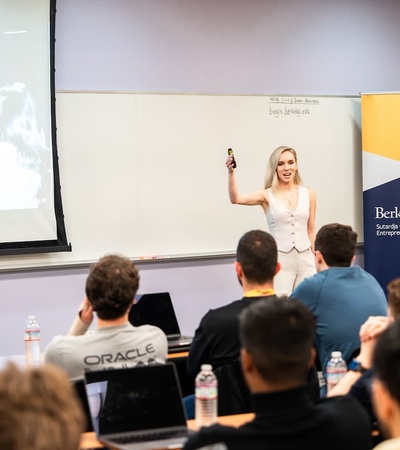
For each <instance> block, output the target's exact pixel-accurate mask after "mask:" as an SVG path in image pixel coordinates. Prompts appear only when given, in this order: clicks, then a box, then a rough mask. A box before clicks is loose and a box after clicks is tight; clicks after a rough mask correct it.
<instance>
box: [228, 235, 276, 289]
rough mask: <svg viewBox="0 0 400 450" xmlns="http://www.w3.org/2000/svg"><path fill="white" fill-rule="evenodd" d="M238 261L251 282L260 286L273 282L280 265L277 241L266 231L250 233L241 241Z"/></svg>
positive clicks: (237, 251)
mask: <svg viewBox="0 0 400 450" xmlns="http://www.w3.org/2000/svg"><path fill="white" fill-rule="evenodd" d="M236 261H237V262H238V263H240V265H241V266H242V270H243V273H244V275H245V277H246V278H247V279H248V280H249V281H253V282H256V283H260V284H261V283H265V282H266V281H272V280H273V278H274V276H275V272H276V265H277V263H278V249H277V245H276V241H275V239H274V238H273V237H272V236H271V235H270V234H269V233H267V232H266V231H262V230H251V231H248V232H247V233H245V234H244V235H243V236H242V237H241V238H240V240H239V243H238V246H237V250H236Z"/></svg>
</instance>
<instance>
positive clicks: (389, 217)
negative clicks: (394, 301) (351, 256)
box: [361, 93, 400, 292]
mask: <svg viewBox="0 0 400 450" xmlns="http://www.w3.org/2000/svg"><path fill="white" fill-rule="evenodd" d="M361 130H362V165H363V210H364V268H365V270H366V271H367V272H369V273H371V274H372V275H373V276H375V278H376V279H377V280H378V282H379V283H380V285H381V286H382V288H383V289H384V290H385V292H386V287H387V284H388V283H389V282H390V281H391V280H393V279H394V278H397V277H400V93H377V94H375V93H374V94H362V95H361Z"/></svg>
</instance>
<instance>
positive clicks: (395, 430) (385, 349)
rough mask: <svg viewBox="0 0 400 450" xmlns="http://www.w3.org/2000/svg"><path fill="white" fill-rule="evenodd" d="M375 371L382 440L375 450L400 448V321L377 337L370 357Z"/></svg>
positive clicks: (374, 392) (374, 394)
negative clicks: (372, 354)
mask: <svg viewBox="0 0 400 450" xmlns="http://www.w3.org/2000/svg"><path fill="white" fill-rule="evenodd" d="M373 366H374V368H375V372H374V377H373V382H372V400H373V406H374V409H375V413H376V416H377V417H378V422H379V426H380V430H381V433H382V436H383V441H382V442H381V443H380V444H378V445H377V446H376V447H375V449H376V450H378V449H379V450H399V449H400V321H399V320H397V321H396V322H394V323H393V324H391V325H390V326H389V327H388V328H387V329H386V330H385V331H384V332H383V333H382V334H381V335H380V336H379V338H378V340H377V343H376V347H375V350H374V356H373Z"/></svg>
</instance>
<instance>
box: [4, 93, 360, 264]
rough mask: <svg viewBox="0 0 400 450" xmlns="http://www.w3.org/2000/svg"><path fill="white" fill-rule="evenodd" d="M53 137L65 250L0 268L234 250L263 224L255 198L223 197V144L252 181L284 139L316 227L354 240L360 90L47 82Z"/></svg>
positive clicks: (249, 183) (244, 181)
mask: <svg viewBox="0 0 400 450" xmlns="http://www.w3.org/2000/svg"><path fill="white" fill-rule="evenodd" d="M57 141H58V153H59V166H60V178H61V194H62V199H63V206H64V215H65V223H66V230H67V235H68V240H69V241H70V242H71V244H72V252H68V253H52V254H38V255H21V256H12V257H7V258H6V259H3V260H0V264H1V267H2V268H7V267H10V268H12V267H30V266H43V267H45V266H51V265H68V264H81V263H90V262H93V261H95V260H97V259H98V258H99V257H100V256H102V255H103V254H105V253H110V252H121V253H123V254H125V255H127V256H129V257H131V258H132V259H134V260H148V259H151V260H153V259H170V258H171V259H174V258H201V257H217V256H220V255H221V256H224V255H229V254H233V253H234V252H235V250H236V245H237V242H238V240H239V238H240V236H241V235H242V234H243V233H244V232H246V231H248V230H250V229H256V228H259V229H265V230H266V231H268V227H267V223H266V219H265V216H264V213H263V210H262V208H261V207H260V206H254V207H249V206H240V205H232V204H231V203H230V202H229V197H228V187H227V186H228V174H227V169H226V167H225V159H226V156H227V149H228V148H229V147H230V148H232V149H233V150H234V152H235V157H236V160H237V164H238V167H237V169H236V177H237V183H238V187H239V190H240V191H241V192H251V191H254V190H258V189H260V188H262V187H263V183H264V177H265V171H266V167H267V161H268V158H269V155H270V154H271V153H272V151H273V150H274V149H275V148H276V147H278V146H280V145H287V146H290V147H293V148H295V149H296V151H297V153H298V159H299V161H298V163H299V171H300V174H301V176H302V178H303V183H304V185H306V186H309V187H310V188H312V189H313V190H314V191H315V193H316V197H317V216H316V222H317V229H318V228H319V227H320V226H321V225H323V224H325V223H329V222H341V223H346V224H349V225H351V226H353V228H354V229H355V230H356V231H357V232H358V240H359V242H362V240H363V234H362V187H361V102H360V97H337V96H288V95H286V96H285V95H284V96H282V95H253V96H250V95H249V96H247V95H196V94H136V93H82V92H65V93H58V94H57Z"/></svg>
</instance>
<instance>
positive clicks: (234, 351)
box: [187, 230, 280, 378]
mask: <svg viewBox="0 0 400 450" xmlns="http://www.w3.org/2000/svg"><path fill="white" fill-rule="evenodd" d="M234 266H235V271H236V274H237V277H238V280H239V283H240V285H241V286H242V289H243V297H242V298H241V299H240V300H236V301H234V302H232V303H228V304H227V305H224V306H222V307H220V308H216V309H210V310H209V311H208V312H207V314H206V315H205V316H204V317H203V318H202V319H201V321H200V324H199V326H198V328H197V329H196V332H195V335H194V338H193V341H192V344H191V346H190V350H189V356H188V360H187V372H188V374H189V376H191V377H193V378H194V377H195V376H196V375H197V373H198V372H199V371H200V367H201V365H202V364H211V365H212V366H213V369H217V368H218V367H220V366H222V365H224V364H228V363H231V362H232V361H234V360H237V359H238V358H239V354H240V340H239V314H240V312H241V311H242V310H243V309H245V308H247V306H249V305H250V304H251V303H253V302H255V301H258V300H259V299H261V298H265V297H268V298H271V297H275V291H274V285H273V280H274V276H275V275H276V274H277V273H278V272H279V269H280V264H279V263H278V250H277V246H276V242H275V239H274V238H273V237H272V236H271V235H270V234H269V233H267V232H265V231H261V230H252V231H248V232H247V233H245V234H244V235H243V236H242V237H241V239H240V240H239V243H238V246H237V250H236V261H235V263H234Z"/></svg>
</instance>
